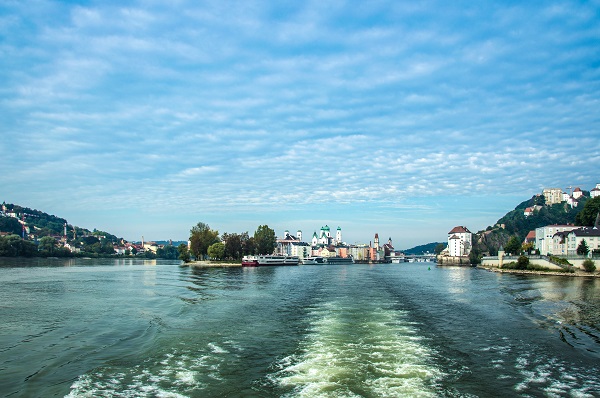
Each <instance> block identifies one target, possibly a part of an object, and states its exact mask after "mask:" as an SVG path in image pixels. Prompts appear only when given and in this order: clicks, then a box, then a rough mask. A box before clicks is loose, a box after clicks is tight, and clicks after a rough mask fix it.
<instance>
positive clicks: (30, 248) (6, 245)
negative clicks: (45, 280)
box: [0, 235, 38, 257]
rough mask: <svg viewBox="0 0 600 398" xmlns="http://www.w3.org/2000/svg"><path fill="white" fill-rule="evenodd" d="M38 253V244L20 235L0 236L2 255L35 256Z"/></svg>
mask: <svg viewBox="0 0 600 398" xmlns="http://www.w3.org/2000/svg"><path fill="white" fill-rule="evenodd" d="M37 255H38V250H37V246H36V245H35V243H33V242H28V241H25V240H23V239H21V237H20V236H19V235H8V236H4V237H0V257H19V256H23V257H34V256H37Z"/></svg>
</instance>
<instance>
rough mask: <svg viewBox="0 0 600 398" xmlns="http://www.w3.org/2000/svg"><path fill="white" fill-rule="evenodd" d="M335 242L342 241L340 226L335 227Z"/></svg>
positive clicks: (339, 242)
mask: <svg viewBox="0 0 600 398" xmlns="http://www.w3.org/2000/svg"><path fill="white" fill-rule="evenodd" d="M335 243H337V244H341V243H342V229H341V228H340V227H337V231H336V232H335Z"/></svg>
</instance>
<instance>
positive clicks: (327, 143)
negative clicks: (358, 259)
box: [0, 0, 600, 249]
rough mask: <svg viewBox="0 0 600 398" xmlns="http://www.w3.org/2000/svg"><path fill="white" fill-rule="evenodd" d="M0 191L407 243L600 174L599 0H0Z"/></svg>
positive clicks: (55, 206)
mask: <svg viewBox="0 0 600 398" xmlns="http://www.w3.org/2000/svg"><path fill="white" fill-rule="evenodd" d="M0 81H2V84H0V133H1V141H0V200H3V201H6V202H7V203H18V204H21V205H24V206H27V207H31V208H36V209H39V210H43V211H46V212H48V213H51V214H55V215H58V216H61V217H64V218H66V219H67V220H68V221H69V222H70V223H73V224H75V225H78V226H81V227H86V228H90V229H92V228H98V229H101V230H106V231H109V232H112V233H114V234H115V235H118V236H122V237H124V238H126V239H129V240H139V239H141V236H142V235H143V236H144V237H145V238H146V239H147V240H148V239H154V240H159V239H169V238H171V239H174V240H180V239H187V237H188V235H189V230H190V228H191V227H192V226H193V225H195V224H196V223H197V222H198V221H202V222H205V223H207V224H209V225H210V226H211V227H212V228H214V229H217V230H219V232H244V231H249V232H250V233H253V232H254V230H255V229H256V228H257V227H258V225H261V224H267V225H269V226H270V227H271V228H273V229H275V231H276V232H277V234H278V235H282V234H283V231H284V230H286V229H288V230H290V231H292V232H295V231H296V230H298V229H301V230H303V232H304V234H305V236H307V235H309V236H310V235H312V232H313V231H315V230H318V229H320V227H321V226H323V225H325V224H327V225H329V226H331V227H333V228H337V226H340V227H341V228H342V231H343V238H344V240H346V241H347V242H348V243H355V242H364V243H368V242H369V241H370V240H372V239H373V235H374V234H375V233H376V232H377V233H379V235H380V236H381V237H382V239H385V240H387V238H388V237H392V239H393V241H394V245H395V246H396V248H400V249H403V248H409V247H412V246H414V245H417V244H421V243H427V242H432V241H445V240H446V237H447V236H446V234H447V232H448V231H450V229H452V227H454V226H456V225H465V226H467V227H468V228H469V229H470V230H471V231H473V232H476V231H477V230H480V229H483V228H485V227H487V226H488V225H491V224H493V223H495V221H496V220H498V219H499V218H500V217H502V216H503V215H504V214H505V213H506V212H507V211H509V210H512V209H513V208H514V207H515V206H516V205H517V204H518V203H520V202H521V201H523V200H526V199H528V198H530V197H531V196H532V195H534V194H536V193H540V192H541V190H542V189H543V188H544V187H561V188H563V189H564V188H566V187H568V186H570V185H572V186H580V187H581V188H582V189H585V190H589V189H591V188H593V187H594V186H595V184H596V183H600V2H599V1H597V0H596V1H515V2H512V1H485V2H473V1H453V2H447V1H423V2H412V1H410V2H409V1H368V2H359V1H335V0H334V1H305V2H297V1H239V2H236V1H231V2H224V1H185V0H180V1H179V0H172V1H167V0H160V1H159V0H140V1H44V0H35V1H33V0H31V1H30V0H18V1H17V0H14V1H13V0H4V1H3V2H2V3H0Z"/></svg>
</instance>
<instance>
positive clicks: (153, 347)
mask: <svg viewBox="0 0 600 398" xmlns="http://www.w3.org/2000/svg"><path fill="white" fill-rule="evenodd" d="M0 261H3V262H2V263H1V264H2V266H1V267H0V286H1V287H0V320H1V321H2V322H1V324H0V392H1V393H2V396H6V397H9V396H10V397H38V396H39V397H51V396H60V397H62V396H70V397H95V396H115V397H157V396H160V397H207V396H228V397H246V396H255V397H280V396H289V397H292V396H294V397H295V396H304V397H322V396H324V397H386V396H388V397H397V396H415V397H434V396H447V397H472V396H482V397H485V396H499V395H506V396H578V397H586V396H590V397H591V396H598V393H597V392H598V391H600V381H599V377H598V374H600V373H599V371H600V366H599V365H598V364H599V363H600V360H599V359H600V331H599V326H600V284H599V281H598V279H592V278H569V277H551V276H550V277H549V276H519V275H508V274H496V273H491V272H488V271H485V270H481V269H474V268H459V267H436V266H435V265H434V264H430V263H414V264H386V265H375V266H369V265H358V264H351V265H335V266H323V265H306V266H298V267H265V268H210V269H190V268H188V267H182V266H180V265H179V263H178V262H167V261H143V260H84V259H77V260H14V259H13V260H6V259H4V260H0ZM23 261H25V262H23Z"/></svg>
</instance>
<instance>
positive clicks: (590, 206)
mask: <svg viewBox="0 0 600 398" xmlns="http://www.w3.org/2000/svg"><path fill="white" fill-rule="evenodd" d="M599 213H600V196H597V197H595V198H593V199H590V200H588V201H587V202H585V206H583V209H582V210H581V211H580V212H579V213H577V216H576V217H575V223H576V224H577V225H582V226H587V227H592V226H594V223H595V222H596V217H598V214H599Z"/></svg>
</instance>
